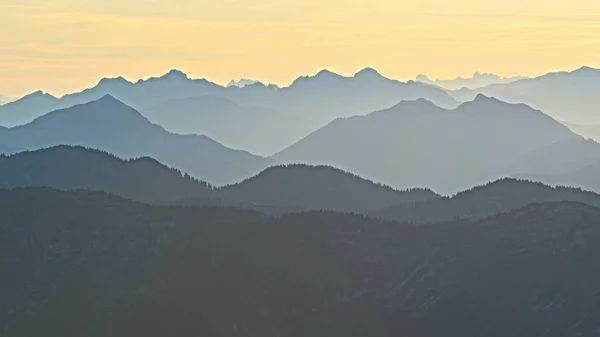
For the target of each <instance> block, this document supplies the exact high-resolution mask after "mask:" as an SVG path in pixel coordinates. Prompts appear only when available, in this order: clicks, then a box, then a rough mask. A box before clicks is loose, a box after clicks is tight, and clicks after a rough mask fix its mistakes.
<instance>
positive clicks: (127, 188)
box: [0, 146, 438, 214]
mask: <svg viewBox="0 0 600 337" xmlns="http://www.w3.org/2000/svg"><path fill="white" fill-rule="evenodd" d="M13 187H52V188H56V189H61V190H73V189H86V190H93V191H104V192H109V193H113V194H117V195H120V196H122V197H125V198H130V199H134V200H138V201H143V202H150V203H170V204H177V203H185V204H195V205H207V204H208V205H214V204H220V205H236V206H239V207H244V208H250V209H256V210H260V211H263V212H265V213H269V214H281V213H286V212H300V211H307V210H336V211H346V212H367V211H374V210H377V209H380V208H383V207H386V206H391V205H397V204H402V203H413V202H417V201H421V200H427V199H430V198H437V197H438V196H437V195H436V194H435V193H433V192H431V191H428V190H411V191H397V190H394V189H392V188H390V187H387V186H382V185H378V184H375V183H373V182H371V181H368V180H364V179H362V178H360V177H357V176H355V175H352V174H350V173H347V172H344V171H341V170H338V169H335V168H332V167H310V166H304V165H292V166H287V167H283V166H277V167H271V168H268V169H266V170H264V171H263V172H261V173H260V174H258V175H257V176H254V177H253V178H250V179H247V180H244V181H243V182H241V183H237V184H234V185H228V186H225V187H222V188H213V187H212V186H210V185H209V184H207V183H204V182H201V181H197V180H195V179H193V178H191V177H190V176H188V175H187V174H183V175H182V173H181V172H180V171H178V170H175V169H170V168H168V167H166V166H164V165H162V164H160V163H159V162H157V161H156V160H154V159H151V158H148V157H144V158H139V159H134V160H122V159H120V158H117V157H115V156H113V155H110V154H108V153H106V152H102V151H98V150H93V149H86V148H83V147H75V146H57V147H53V148H49V149H42V150H37V151H31V152H24V153H19V154H16V155H13V156H0V188H13Z"/></svg>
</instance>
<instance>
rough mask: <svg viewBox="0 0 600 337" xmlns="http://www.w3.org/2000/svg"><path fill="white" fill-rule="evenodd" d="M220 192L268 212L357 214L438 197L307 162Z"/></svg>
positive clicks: (273, 169) (271, 171)
mask: <svg viewBox="0 0 600 337" xmlns="http://www.w3.org/2000/svg"><path fill="white" fill-rule="evenodd" d="M219 192H220V196H221V198H223V199H224V200H229V201H233V202H236V203H241V204H244V205H255V206H256V207H257V208H258V209H261V210H263V211H266V212H269V213H273V212H275V213H282V212H289V211H294V212H297V211H302V210H318V209H321V210H336V211H343V212H358V213H360V212H367V211H371V210H375V209H379V208H382V207H386V206H383V205H388V206H390V205H393V204H405V203H414V202H418V201H422V200H428V199H435V198H438V197H439V196H438V195H436V194H435V193H433V192H432V191H430V190H424V189H415V190H410V191H398V190H394V189H392V188H390V187H388V186H384V185H380V184H375V183H373V182H372V181H369V180H365V179H363V178H360V177H358V176H356V175H353V174H351V173H348V172H344V171H342V170H338V169H335V168H332V167H327V166H316V167H312V166H307V165H288V166H276V167H270V168H268V169H266V170H265V171H263V172H261V173H260V174H259V175H257V176H255V177H252V178H250V179H247V180H245V181H243V182H241V183H239V184H235V185H230V186H225V187H223V188H222V189H220V191H219ZM260 207H262V208H260Z"/></svg>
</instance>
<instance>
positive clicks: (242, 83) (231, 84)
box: [227, 78, 258, 88]
mask: <svg viewBox="0 0 600 337" xmlns="http://www.w3.org/2000/svg"><path fill="white" fill-rule="evenodd" d="M255 83H258V81H254V80H247V79H245V78H242V79H240V80H239V81H235V80H231V81H230V82H229V83H228V84H227V87H234V86H235V87H238V88H243V87H245V86H247V85H252V84H255Z"/></svg>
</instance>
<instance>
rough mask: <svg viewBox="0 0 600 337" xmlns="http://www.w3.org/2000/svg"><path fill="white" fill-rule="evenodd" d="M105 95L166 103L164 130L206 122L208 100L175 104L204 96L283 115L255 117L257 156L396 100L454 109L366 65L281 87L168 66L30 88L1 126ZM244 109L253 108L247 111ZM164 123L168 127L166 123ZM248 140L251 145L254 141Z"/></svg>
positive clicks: (142, 106)
mask: <svg viewBox="0 0 600 337" xmlns="http://www.w3.org/2000/svg"><path fill="white" fill-rule="evenodd" d="M107 94H109V95H112V96H114V97H115V98H117V99H118V100H120V101H122V102H124V103H125V104H127V105H130V106H131V107H133V108H134V109H136V110H138V111H139V112H140V113H142V115H144V116H146V117H150V115H155V111H154V107H157V106H162V107H165V108H167V109H166V111H164V112H163V115H162V118H161V121H162V122H163V123H165V124H169V126H171V128H172V127H174V126H177V125H178V123H180V120H178V117H177V116H181V115H182V114H183V115H185V116H186V118H188V119H189V120H192V121H198V120H199V121H207V120H208V118H210V117H211V116H219V114H220V113H221V112H222V111H221V110H218V109H216V108H214V107H213V106H211V105H210V102H206V103H207V105H202V104H201V103H202V102H198V101H195V102H193V103H194V104H189V105H182V104H180V103H181V101H179V100H181V99H188V98H195V97H206V96H216V97H221V98H225V99H227V100H229V101H231V102H233V103H235V104H237V105H239V106H241V107H244V108H249V109H254V107H262V108H261V109H259V110H260V111H265V110H267V111H278V112H279V113H281V114H283V115H285V116H286V118H289V120H290V121H289V122H287V123H282V122H278V123H275V124H273V122H271V121H270V120H268V119H266V120H265V119H263V117H264V116H263V115H262V114H258V115H256V116H255V117H256V122H255V123H256V124H260V123H263V124H265V127H264V128H262V129H261V130H264V132H265V133H264V134H263V136H262V138H264V139H272V142H273V144H274V145H269V144H267V145H264V144H263V145H264V147H263V146H262V145H261V147H260V151H255V152H257V153H267V152H269V151H271V150H272V149H273V148H277V147H278V149H282V148H284V147H286V146H289V145H290V144H291V143H293V142H294V141H296V140H298V139H291V140H288V139H286V138H285V137H284V138H282V136H281V135H282V134H284V135H285V134H286V133H291V134H293V135H300V136H304V135H306V134H308V133H310V132H312V131H314V130H316V129H318V128H319V127H321V126H323V125H325V124H326V123H328V122H330V121H331V120H333V119H335V118H337V117H341V116H351V115H356V114H367V113H369V112H371V111H374V110H378V109H384V108H388V107H390V106H392V105H395V104H397V103H398V102H399V101H402V100H414V99H418V98H426V99H428V100H430V101H432V102H434V103H435V104H437V105H439V106H443V107H448V108H453V107H456V106H457V105H458V102H456V101H455V100H454V99H453V98H451V97H450V96H449V95H448V94H447V93H446V92H444V91H443V90H442V89H439V88H435V87H431V86H428V85H424V84H422V83H416V82H408V83H401V82H398V81H394V80H390V79H387V78H385V77H383V76H381V75H380V74H379V73H377V72H376V71H375V70H373V69H364V70H362V71H360V72H358V73H357V74H356V75H355V76H353V77H342V76H340V75H337V74H334V73H332V72H329V71H321V72H319V73H318V74H316V75H315V76H310V77H309V76H306V77H300V78H298V79H297V80H296V81H294V83H293V84H292V85H290V86H289V87H285V88H278V87H277V86H273V85H269V86H265V85H263V84H261V83H255V84H252V85H246V86H244V87H243V88H239V87H236V86H231V87H222V86H219V85H217V84H215V83H212V82H209V81H207V80H203V79H190V78H188V77H187V75H185V74H184V73H182V72H180V71H177V70H172V71H170V72H169V73H167V74H166V75H164V76H162V77H159V78H150V79H147V80H140V81H138V82H136V83H131V82H129V81H127V80H125V79H124V78H122V77H118V78H113V79H102V80H101V81H100V82H99V83H98V84H97V85H96V86H95V87H93V88H90V89H86V90H84V91H82V92H79V93H74V94H70V95H65V96H63V97H61V98H60V99H57V98H55V97H52V96H50V95H47V94H44V93H42V92H36V93H33V94H31V95H29V96H26V97H23V98H22V99H20V100H17V101H16V102H13V103H10V104H7V105H4V106H1V107H0V125H4V126H15V125H22V124H26V123H29V122H31V121H32V120H33V119H35V118H37V117H39V116H42V115H44V114H46V113H48V112H50V111H53V110H56V109H62V108H68V107H71V106H73V105H76V104H83V103H87V102H90V101H94V100H97V99H100V98H101V97H103V96H105V95H107ZM173 101H175V102H177V103H172V104H174V105H175V107H173V108H172V109H173V110H176V113H175V117H174V118H173V121H171V120H169V106H170V104H171V103H169V102H173ZM260 111H259V112H260ZM247 112H250V113H252V111H247ZM253 112H256V110H253ZM225 114H227V112H225ZM215 118H217V121H216V122H215V123H218V118H221V117H215ZM276 122H277V121H276ZM232 123H233V122H232ZM273 125H274V126H273ZM193 127H197V128H193ZM167 128H168V129H170V127H168V126H167ZM188 128H191V129H192V130H194V133H198V134H200V133H202V131H205V128H202V127H200V125H199V124H198V123H193V124H191V125H190V126H188ZM234 128H237V125H235V124H234V125H233V126H232V127H231V128H230V129H229V130H233V129H234ZM229 130H228V131H227V132H226V133H225V134H223V135H221V134H219V137H216V136H215V138H223V139H228V137H229V138H230V137H231V135H230V134H231V133H232V131H229ZM236 131H237V132H239V133H240V134H241V137H246V138H251V137H253V136H252V134H251V133H250V131H249V128H238V129H236ZM290 138H293V137H290ZM279 142H281V143H279ZM250 145H252V146H255V145H257V144H256V142H255V143H252V144H250ZM242 149H246V148H242ZM246 150H249V149H246Z"/></svg>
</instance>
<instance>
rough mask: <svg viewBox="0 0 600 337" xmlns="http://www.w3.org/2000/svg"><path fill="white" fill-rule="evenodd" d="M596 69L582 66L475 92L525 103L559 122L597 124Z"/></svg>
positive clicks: (599, 80)
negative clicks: (569, 70)
mask: <svg viewBox="0 0 600 337" xmlns="http://www.w3.org/2000/svg"><path fill="white" fill-rule="evenodd" d="M598 90H600V70H598V69H593V68H590V67H582V68H580V69H577V70H574V71H571V72H557V73H549V74H546V75H543V76H540V77H536V78H532V79H524V80H520V81H517V82H513V83H508V84H494V85H491V86H488V87H485V88H481V89H478V92H480V93H483V94H485V95H488V96H493V97H496V98H499V99H501V100H503V101H506V102H509V103H525V104H527V105H529V106H531V107H534V108H536V109H541V110H542V111H544V112H545V113H547V114H548V115H550V116H552V117H553V118H556V119H557V120H560V121H565V122H568V123H574V124H592V123H600V114H599V113H598V107H599V106H600V97H598V95H597V93H598Z"/></svg>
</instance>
